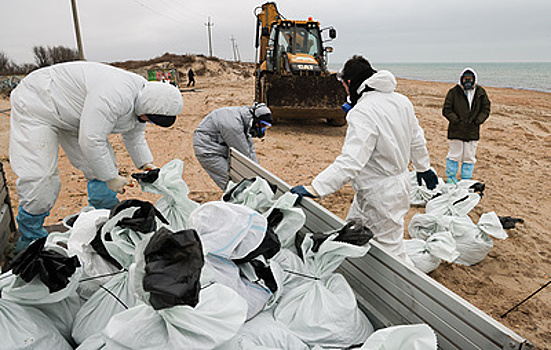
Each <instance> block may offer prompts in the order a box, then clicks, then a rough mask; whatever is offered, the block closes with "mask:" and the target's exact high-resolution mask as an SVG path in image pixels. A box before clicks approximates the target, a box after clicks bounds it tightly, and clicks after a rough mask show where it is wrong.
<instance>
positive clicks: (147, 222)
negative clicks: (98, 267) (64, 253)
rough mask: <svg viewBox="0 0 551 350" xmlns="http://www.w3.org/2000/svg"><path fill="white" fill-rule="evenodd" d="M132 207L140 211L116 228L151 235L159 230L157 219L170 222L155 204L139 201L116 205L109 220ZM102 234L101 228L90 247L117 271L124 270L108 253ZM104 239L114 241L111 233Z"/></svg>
mask: <svg viewBox="0 0 551 350" xmlns="http://www.w3.org/2000/svg"><path fill="white" fill-rule="evenodd" d="M130 207H139V209H138V210H136V211H135V212H134V213H133V214H132V217H126V218H122V219H121V220H119V221H118V222H117V224H116V226H120V227H127V228H129V229H131V230H134V231H136V232H142V233H150V232H153V231H155V230H157V223H156V222H155V217H157V218H159V219H160V220H161V221H162V222H163V223H165V224H168V221H167V220H166V219H165V217H164V216H163V214H161V212H160V211H159V210H158V209H157V208H155V206H154V205H153V204H151V203H150V202H145V201H141V200H139V199H127V200H124V201H122V202H120V203H118V204H116V205H115V206H114V207H113V208H111V211H110V212H109V219H112V218H113V217H114V216H115V215H117V214H118V213H120V212H121V211H122V210H123V209H126V208H130ZM101 232H102V227H99V228H98V230H97V232H96V236H95V237H94V239H93V240H92V241H91V242H90V245H91V246H92V248H94V250H95V251H96V252H97V253H98V254H99V255H100V256H101V257H102V258H103V259H105V260H106V261H107V262H109V263H111V264H112V265H113V266H115V267H116V268H117V269H119V270H120V269H122V265H121V264H120V263H119V262H118V261H117V260H115V258H113V257H112V256H111V255H110V254H109V252H108V251H107V248H106V247H105V244H104V243H103V240H102V238H101ZM103 239H104V240H105V241H107V242H109V241H112V240H113V239H112V238H111V232H106V233H105V236H104V237H103Z"/></svg>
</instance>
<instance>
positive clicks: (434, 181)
mask: <svg viewBox="0 0 551 350" xmlns="http://www.w3.org/2000/svg"><path fill="white" fill-rule="evenodd" d="M422 180H425V183H426V184H427V188H428V189H429V190H434V189H435V188H436V185H438V176H436V174H435V173H434V171H432V170H431V169H429V170H427V171H423V172H421V173H420V172H418V173H417V183H418V184H419V186H421V185H422V184H423V182H422Z"/></svg>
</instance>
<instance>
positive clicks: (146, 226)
mask: <svg viewBox="0 0 551 350" xmlns="http://www.w3.org/2000/svg"><path fill="white" fill-rule="evenodd" d="M131 207H139V209H138V210H136V211H135V212H134V214H132V217H131V218H123V219H121V220H119V222H118V223H117V226H120V227H127V228H129V229H132V230H134V231H136V232H142V233H149V232H153V231H155V230H157V224H156V222H155V217H157V218H159V220H161V221H162V222H163V223H165V224H167V225H168V224H169V222H168V221H167V220H166V219H165V217H164V216H163V214H162V213H161V212H160V211H159V210H158V209H157V208H155V206H154V205H153V204H152V203H150V202H145V201H141V200H139V199H127V200H124V201H122V202H120V203H117V204H116V205H115V206H114V207H113V208H111V212H110V213H109V218H110V219H111V218H112V217H114V216H115V215H117V214H118V213H120V212H121V211H122V210H123V209H126V208H131Z"/></svg>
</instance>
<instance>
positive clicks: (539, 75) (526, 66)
mask: <svg viewBox="0 0 551 350" xmlns="http://www.w3.org/2000/svg"><path fill="white" fill-rule="evenodd" d="M373 67H374V68H375V69H377V70H381V69H386V70H389V71H391V72H392V73H393V74H394V75H395V76H396V77H397V78H404V79H413V80H425V81H436V82H444V83H457V82H458V80H459V73H461V71H462V70H463V68H465V67H471V68H472V69H474V70H475V71H476V74H477V76H478V83H479V84H480V85H482V86H492V87H505V88H512V89H524V90H536V91H546V92H551V62H522V63H520V62H519V63H373ZM329 68H330V69H331V70H339V69H340V68H342V64H337V63H331V64H329Z"/></svg>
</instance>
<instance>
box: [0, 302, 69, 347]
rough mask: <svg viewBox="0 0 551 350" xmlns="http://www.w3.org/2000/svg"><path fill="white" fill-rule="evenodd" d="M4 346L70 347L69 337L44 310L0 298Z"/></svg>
mask: <svg viewBox="0 0 551 350" xmlns="http://www.w3.org/2000/svg"><path fill="white" fill-rule="evenodd" d="M0 334H2V340H0V349H1V350H20V349H25V350H44V349H56V350H71V349H72V346H71V345H69V343H68V342H67V340H65V338H64V337H63V336H62V335H61V334H60V333H59V331H58V330H57V328H56V327H55V326H54V325H53V324H52V322H51V320H50V318H49V317H48V316H46V315H45V314H44V313H43V312H42V311H40V310H38V309H36V308H33V307H30V306H24V305H18V304H17V303H15V302H13V301H9V300H6V299H4V298H2V299H0Z"/></svg>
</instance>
